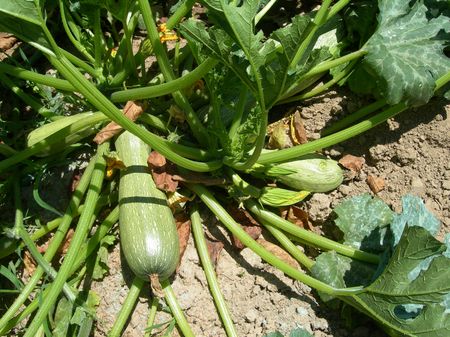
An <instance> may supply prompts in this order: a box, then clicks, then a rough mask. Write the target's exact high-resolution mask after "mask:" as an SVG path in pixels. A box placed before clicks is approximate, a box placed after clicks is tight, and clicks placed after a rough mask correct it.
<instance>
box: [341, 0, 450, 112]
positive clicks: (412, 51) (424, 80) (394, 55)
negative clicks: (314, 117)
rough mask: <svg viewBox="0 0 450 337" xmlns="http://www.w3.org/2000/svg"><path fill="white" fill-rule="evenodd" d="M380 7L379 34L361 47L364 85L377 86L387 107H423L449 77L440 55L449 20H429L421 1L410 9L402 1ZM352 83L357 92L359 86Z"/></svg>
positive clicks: (388, 0) (447, 62)
mask: <svg viewBox="0 0 450 337" xmlns="http://www.w3.org/2000/svg"><path fill="white" fill-rule="evenodd" d="M378 3H379V9H380V14H379V16H378V29H377V31H376V32H375V33H374V34H373V35H372V37H371V38H370V39H369V40H368V42H367V44H366V45H365V46H364V47H363V49H364V50H366V51H367V52H368V54H367V55H366V56H365V58H364V61H363V62H362V66H363V67H364V68H365V70H366V72H367V73H369V74H370V77H369V78H367V79H366V81H372V82H373V83H375V84H376V87H375V88H377V90H378V95H381V96H384V97H385V98H386V99H387V102H388V103H389V104H397V103H399V102H401V101H404V102H406V103H407V104H409V105H421V104H425V103H426V102H428V100H429V99H430V98H431V97H432V96H433V94H434V88H435V81H436V79H437V78H439V77H440V76H442V75H444V74H446V73H447V72H448V71H450V59H449V58H448V57H447V56H445V54H444V52H443V49H444V46H445V44H446V43H448V33H449V32H450V20H449V17H446V16H444V15H443V14H441V15H439V16H437V17H432V18H428V17H427V14H428V8H427V7H426V6H425V5H424V3H423V1H414V2H412V3H413V4H412V7H410V2H409V1H404V0H379V2H378ZM446 33H447V34H446ZM358 80H359V81H361V80H362V78H361V77H358ZM352 83H353V84H352ZM352 83H350V84H351V86H352V88H353V89H358V88H357V86H358V81H353V82H352Z"/></svg>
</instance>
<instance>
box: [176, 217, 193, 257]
mask: <svg viewBox="0 0 450 337" xmlns="http://www.w3.org/2000/svg"><path fill="white" fill-rule="evenodd" d="M175 223H176V225H177V232H178V240H179V247H180V262H181V259H182V257H183V255H184V252H185V251H186V247H187V244H188V241H189V236H190V235H191V220H190V219H189V217H188V216H187V215H186V214H185V213H178V214H176V215H175Z"/></svg>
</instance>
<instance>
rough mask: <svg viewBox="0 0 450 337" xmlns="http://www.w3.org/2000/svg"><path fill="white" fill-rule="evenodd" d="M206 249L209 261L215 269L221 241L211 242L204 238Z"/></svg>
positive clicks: (221, 246) (220, 249)
mask: <svg viewBox="0 0 450 337" xmlns="http://www.w3.org/2000/svg"><path fill="white" fill-rule="evenodd" d="M206 247H207V248H208V254H209V257H210V259H211V263H212V265H213V267H214V269H216V267H217V263H218V262H219V257H220V252H221V251H222V249H223V243H222V242H221V241H217V240H213V239H210V238H208V237H206Z"/></svg>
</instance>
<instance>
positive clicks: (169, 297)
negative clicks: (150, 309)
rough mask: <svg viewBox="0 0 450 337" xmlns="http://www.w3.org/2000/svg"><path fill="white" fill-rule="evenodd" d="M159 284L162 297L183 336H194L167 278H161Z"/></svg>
mask: <svg viewBox="0 0 450 337" xmlns="http://www.w3.org/2000/svg"><path fill="white" fill-rule="evenodd" d="M161 286H162V289H163V291H164V297H165V299H166V302H167V305H168V306H169V308H170V311H171V312H172V315H173V317H174V318H175V320H176V321H177V324H178V327H179V328H180V330H181V332H182V333H183V335H184V337H195V335H194V333H193V332H192V330H191V327H190V326H189V323H188V321H187V320H186V317H185V316H184V314H183V310H182V309H181V307H180V304H179V303H178V301H177V297H176V296H175V293H174V292H173V289H172V287H171V286H170V282H169V280H161Z"/></svg>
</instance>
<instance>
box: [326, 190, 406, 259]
mask: <svg viewBox="0 0 450 337" xmlns="http://www.w3.org/2000/svg"><path fill="white" fill-rule="evenodd" d="M334 212H335V213H336V214H337V215H338V217H337V219H336V220H335V223H336V225H337V226H338V227H339V229H340V230H341V231H342V232H343V233H344V241H345V242H344V243H345V244H347V245H350V246H352V247H355V248H362V249H364V250H368V251H372V252H380V251H383V250H384V249H385V248H386V242H385V240H384V239H385V235H386V226H387V225H388V224H390V223H391V222H392V220H393V215H394V212H392V210H391V209H390V208H389V207H388V206H387V205H386V204H385V203H384V202H383V201H382V200H381V199H379V198H377V197H375V198H372V196H371V195H369V194H362V195H359V196H355V197H353V198H350V199H346V200H344V201H343V202H341V203H340V204H339V205H338V206H336V208H335V209H334ZM402 229H403V228H402ZM400 235H401V233H400Z"/></svg>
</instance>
